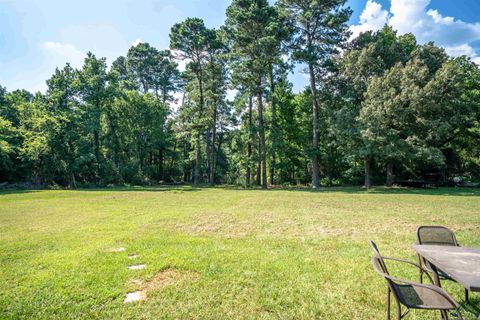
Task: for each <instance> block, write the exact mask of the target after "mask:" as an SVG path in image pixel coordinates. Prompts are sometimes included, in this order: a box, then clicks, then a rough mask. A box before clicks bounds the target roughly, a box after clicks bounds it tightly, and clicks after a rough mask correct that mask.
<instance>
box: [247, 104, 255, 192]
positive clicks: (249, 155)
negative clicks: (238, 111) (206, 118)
mask: <svg viewBox="0 0 480 320" xmlns="http://www.w3.org/2000/svg"><path fill="white" fill-rule="evenodd" d="M252 100H253V98H252V96H250V97H249V98H248V143H247V158H248V163H247V174H246V177H245V181H246V185H247V187H250V179H251V176H252V174H251V165H252V139H253V123H252V122H253V121H252V120H253V101H252Z"/></svg>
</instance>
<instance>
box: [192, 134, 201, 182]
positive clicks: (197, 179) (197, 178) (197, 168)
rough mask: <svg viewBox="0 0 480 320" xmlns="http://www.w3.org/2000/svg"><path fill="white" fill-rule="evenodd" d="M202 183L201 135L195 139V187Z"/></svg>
mask: <svg viewBox="0 0 480 320" xmlns="http://www.w3.org/2000/svg"><path fill="white" fill-rule="evenodd" d="M199 183H200V134H199V133H198V134H197V138H196V139H195V168H194V170H193V185H194V186H198V184H199Z"/></svg>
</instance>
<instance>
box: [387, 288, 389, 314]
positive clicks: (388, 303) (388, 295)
mask: <svg viewBox="0 0 480 320" xmlns="http://www.w3.org/2000/svg"><path fill="white" fill-rule="evenodd" d="M387 320H390V287H387Z"/></svg>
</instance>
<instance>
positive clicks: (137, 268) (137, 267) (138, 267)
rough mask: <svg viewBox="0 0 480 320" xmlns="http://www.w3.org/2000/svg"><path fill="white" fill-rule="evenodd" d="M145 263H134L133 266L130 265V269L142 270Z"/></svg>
mask: <svg viewBox="0 0 480 320" xmlns="http://www.w3.org/2000/svg"><path fill="white" fill-rule="evenodd" d="M145 267H146V266H145V265H144V264H137V265H133V266H129V267H128V269H130V270H140V269H145Z"/></svg>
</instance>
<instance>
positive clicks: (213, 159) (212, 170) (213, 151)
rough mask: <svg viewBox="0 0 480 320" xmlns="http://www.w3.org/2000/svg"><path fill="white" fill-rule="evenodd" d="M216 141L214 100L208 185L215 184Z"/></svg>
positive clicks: (215, 104) (215, 107) (215, 108)
mask: <svg viewBox="0 0 480 320" xmlns="http://www.w3.org/2000/svg"><path fill="white" fill-rule="evenodd" d="M216 143H217V103H216V101H214V106H213V128H212V145H211V150H210V151H211V156H210V185H211V186H213V185H215V164H216V161H217V157H216V154H217V149H216V147H215V145H216Z"/></svg>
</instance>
